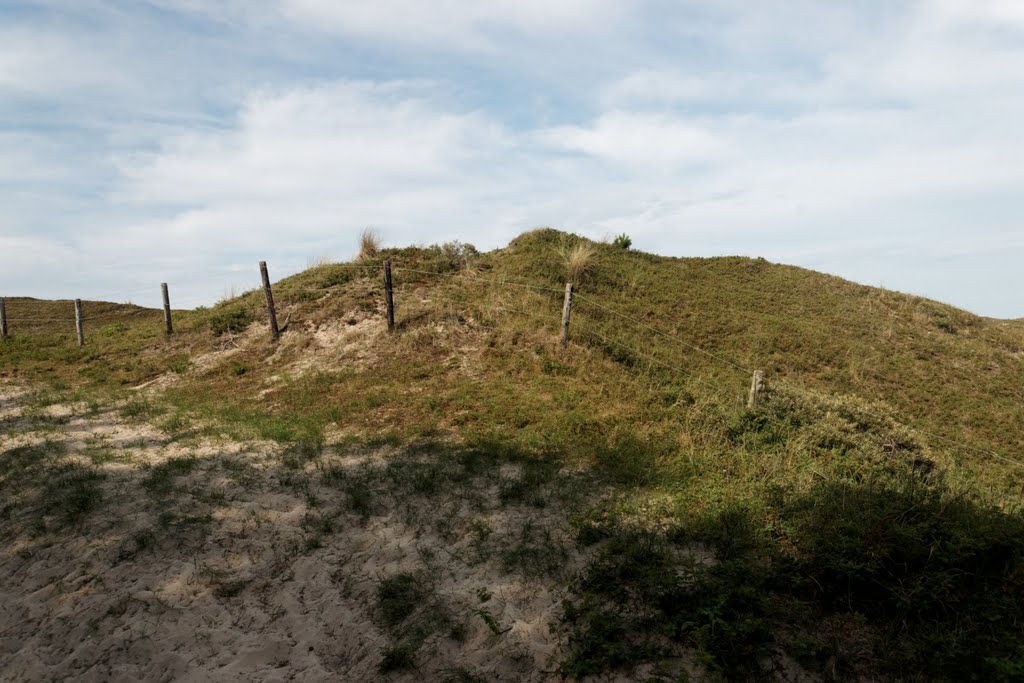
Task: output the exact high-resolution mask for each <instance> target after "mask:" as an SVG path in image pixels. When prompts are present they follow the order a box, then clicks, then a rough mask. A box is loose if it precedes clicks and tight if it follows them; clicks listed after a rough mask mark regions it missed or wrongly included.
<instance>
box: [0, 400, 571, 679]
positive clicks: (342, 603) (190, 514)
mask: <svg viewBox="0 0 1024 683" xmlns="http://www.w3.org/2000/svg"><path fill="white" fill-rule="evenodd" d="M25 396H26V395H25V392H24V391H22V390H19V389H17V388H15V387H6V388H0V458H4V457H8V455H9V454H10V452H11V451H12V449H14V448H17V447H21V446H32V445H39V444H42V443H45V442H47V441H50V442H60V443H64V444H65V445H66V446H67V449H68V455H66V456H63V457H64V458H65V459H66V460H70V461H80V462H83V463H87V462H90V461H89V458H90V457H91V458H93V462H94V461H95V453H96V452H103V453H107V454H111V453H112V454H114V456H115V460H114V461H110V462H102V463H101V464H98V465H95V466H96V467H99V468H100V469H101V470H102V472H103V473H104V474H105V475H106V477H105V479H104V481H103V483H102V487H103V491H104V500H103V503H102V505H101V506H100V507H99V508H98V509H97V510H95V511H93V512H92V513H90V514H89V515H88V517H87V518H86V519H85V521H84V522H82V523H81V524H79V525H76V526H72V527H68V528H62V529H56V530H54V529H52V528H51V529H48V530H45V531H42V532H40V531H39V530H38V529H39V523H40V521H39V520H38V519H37V518H35V517H33V514H35V513H34V512H33V500H34V498H33V496H36V495H38V491H36V490H34V489H33V490H28V491H25V492H23V493H22V494H19V496H18V497H15V498H14V499H13V500H7V501H4V503H5V504H7V505H8V509H7V513H6V514H4V515H0V541H2V543H0V678H2V679H4V680H61V679H72V678H73V679H76V680H85V681H90V680H95V681H100V680H104V681H105V680H123V681H135V680H159V681H171V680H267V681H272V680H311V681H316V680H360V681H361V680H380V679H388V680H417V679H419V680H423V679H427V680H438V679H443V677H444V675H445V672H446V671H449V670H451V669H454V668H455V667H462V668H463V669H464V670H465V671H467V672H472V673H475V674H477V675H480V676H482V677H483V678H484V679H485V680H547V679H550V678H553V677H554V676H553V674H551V673H550V672H551V670H552V669H553V664H552V661H553V656H554V655H556V653H557V651H558V648H559V643H558V640H557V636H555V635H552V633H551V632H550V629H549V624H550V623H551V622H552V621H554V619H555V616H556V614H557V610H558V606H559V602H560V598H561V596H560V594H559V592H558V590H557V588H556V586H557V585H558V583H559V582H558V581H556V580H555V579H553V578H544V579H534V578H526V577H525V576H524V575H523V574H522V573H519V572H515V571H506V568H503V567H502V565H501V562H500V561H499V560H498V555H497V552H498V551H499V550H500V549H501V548H502V547H503V546H507V544H508V543H510V542H511V540H510V539H514V538H515V537H516V534H517V533H518V530H519V529H521V528H522V526H523V525H524V524H527V523H532V524H536V525H546V526H545V528H548V529H550V530H552V533H553V535H554V537H556V538H559V539H564V531H563V530H562V528H561V527H560V526H559V525H560V524H564V516H563V515H560V514H558V513H557V510H553V509H552V507H551V506H548V507H546V508H542V509H538V508H535V507H530V506H526V505H523V506H516V505H500V504H499V503H498V501H497V494H496V489H495V488H494V487H493V486H491V488H488V486H490V484H481V487H480V490H481V491H483V492H484V496H485V500H484V502H483V504H482V505H478V506H476V507H471V506H466V505H463V504H462V503H461V502H460V501H459V500H457V499H456V498H455V497H454V496H452V495H447V497H445V496H444V495H443V496H442V497H441V498H438V497H433V498H426V497H424V498H421V499H415V498H411V499H405V500H401V501H394V502H395V503H396V505H395V506H394V507H393V508H391V509H388V508H387V507H385V509H383V510H380V511H379V514H374V515H373V516H371V517H370V518H369V519H368V520H363V519H361V518H360V517H359V516H358V515H356V514H354V513H352V512H349V511H347V510H345V509H344V494H342V493H341V492H340V491H338V490H336V489H332V488H329V487H326V486H324V485H323V484H322V483H321V478H320V477H319V476H317V474H318V472H320V471H323V469H324V468H325V467H327V466H329V465H332V464H335V465H337V464H341V465H343V466H345V467H360V466H366V465H367V463H370V464H371V465H372V463H374V462H382V461H384V460H386V459H387V458H390V457H393V456H394V455H395V454H394V453H391V452H387V451H377V452H372V453H357V454H353V453H351V452H344V451H340V450H339V449H336V448H330V447H329V448H328V449H327V454H326V455H325V456H324V458H323V459H322V460H321V461H320V462H317V463H307V464H306V465H305V466H304V467H303V468H302V469H300V470H298V471H294V470H286V469H283V468H282V465H281V460H280V457H279V455H280V453H279V451H280V447H277V446H273V445H270V444H261V443H257V444H239V443H230V442H224V441H214V440H209V439H200V438H193V439H185V440H180V439H179V440H171V439H169V437H168V436H167V435H166V434H165V433H164V432H162V431H161V430H160V429H158V428H156V427H154V426H151V425H147V424H143V423H139V422H137V421H128V420H126V419H124V418H122V417H121V416H120V414H119V413H118V412H116V411H114V410H111V409H101V410H95V408H94V409H93V410H92V411H89V410H88V409H87V407H86V406H51V407H49V408H46V409H45V410H33V411H28V410H26V408H25V406H24V401H25ZM90 454H92V455H90ZM181 456H194V457H195V458H197V460H198V462H197V465H196V466H195V467H194V468H193V469H192V470H191V471H190V472H188V473H186V474H184V475H182V476H180V477H178V478H177V479H175V480H174V485H175V488H174V491H173V493H171V494H168V495H165V496H163V497H159V496H157V497H154V496H153V495H150V493H149V492H147V491H146V490H145V489H144V487H143V486H141V483H142V481H143V480H144V477H146V476H147V474H148V473H147V470H146V469H145V468H146V466H151V465H155V464H158V463H161V462H164V461H166V460H167V459H168V458H174V457H181ZM116 460H120V461H121V462H117V461H116ZM491 484H493V482H491ZM314 506H315V507H314ZM328 511H330V517H331V519H332V520H333V521H332V523H331V525H330V526H331V527H332V528H330V529H327V530H324V529H321V530H320V531H314V530H311V529H312V526H315V525H311V524H310V519H311V517H310V516H311V515H313V516H314V518H315V516H317V515H319V516H326V515H327V512H328ZM442 519H443V520H445V523H444V524H441V523H440V522H439V520H442ZM50 521H51V520H47V519H43V520H42V524H44V525H48V526H50V527H52V526H53V525H51V524H49V522H50ZM34 525H35V526H34ZM471 525H476V526H475V527H474V528H480V527H481V525H483V526H486V528H488V529H490V530H491V532H489V536H488V539H487V544H486V547H483V546H481V544H480V543H479V539H477V543H476V545H473V543H474V541H473V537H472V534H469V533H466V530H467V529H468V528H470V526H471ZM566 547H567V548H568V547H569V545H568V544H567V545H566ZM484 550H486V551H487V552H482V551H484ZM492 551H493V554H492ZM570 556H572V555H570ZM577 561H578V558H577ZM399 572H418V573H419V574H420V575H423V576H427V577H429V580H430V581H431V582H432V585H433V586H434V587H435V588H436V594H437V596H438V597H439V598H440V599H441V600H442V601H443V602H444V604H445V605H447V606H448V608H449V609H450V610H451V612H452V614H454V615H455V616H456V618H457V620H458V621H459V622H460V623H462V624H463V625H464V627H465V630H464V638H463V639H462V640H461V642H459V641H457V640H452V639H450V638H447V637H445V636H443V635H436V636H433V637H431V638H430V639H428V641H427V642H426V644H425V645H424V646H423V647H422V648H421V650H420V652H419V654H418V656H417V659H416V663H417V669H416V670H414V671H412V672H406V673H403V674H392V675H390V678H388V677H384V676H382V675H381V674H379V673H378V672H377V667H378V665H379V663H380V661H381V657H382V653H383V651H384V649H385V648H386V647H388V645H389V643H390V642H392V641H391V640H389V638H393V634H392V635H391V636H389V633H388V632H387V630H386V629H385V628H384V626H383V624H382V622H381V618H380V615H379V613H378V612H379V610H378V608H377V603H376V595H377V587H378V586H379V585H380V582H381V581H382V580H383V579H384V578H386V577H388V576H391V575H394V574H396V573H399ZM482 594H489V595H491V596H492V597H490V598H489V599H488V600H487V601H486V603H485V604H484V603H482V602H481V597H480V596H481V595H482ZM481 609H483V610H485V611H486V613H487V614H489V615H491V616H493V618H494V620H495V621H496V623H497V624H498V625H499V626H500V629H501V630H503V631H504V632H503V633H501V634H500V635H495V633H494V632H493V629H492V627H491V626H489V625H488V624H487V623H485V620H484V619H483V618H481V617H480V613H481V612H480V610H481Z"/></svg>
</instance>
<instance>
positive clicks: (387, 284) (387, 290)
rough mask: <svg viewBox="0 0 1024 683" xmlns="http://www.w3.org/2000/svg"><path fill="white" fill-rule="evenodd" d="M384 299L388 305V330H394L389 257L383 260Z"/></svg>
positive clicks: (393, 296)
mask: <svg viewBox="0 0 1024 683" xmlns="http://www.w3.org/2000/svg"><path fill="white" fill-rule="evenodd" d="M384 301H385V303H387V307H388V332H394V331H395V294H394V292H393V291H392V290H391V259H385V260H384Z"/></svg>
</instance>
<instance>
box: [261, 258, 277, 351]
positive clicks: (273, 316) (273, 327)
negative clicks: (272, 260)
mask: <svg viewBox="0 0 1024 683" xmlns="http://www.w3.org/2000/svg"><path fill="white" fill-rule="evenodd" d="M260 277H262V278H263V293H264V294H266V295H267V313H268V314H270V336H271V337H272V338H273V339H274V341H277V340H278V339H279V338H280V337H281V332H280V330H278V329H277V313H276V312H275V311H274V293H273V292H271V291H270V275H268V274H267V262H266V261H260Z"/></svg>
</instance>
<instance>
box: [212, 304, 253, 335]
mask: <svg viewBox="0 0 1024 683" xmlns="http://www.w3.org/2000/svg"><path fill="white" fill-rule="evenodd" d="M208 319H209V322H210V330H211V331H212V332H213V334H214V336H216V337H220V336H221V335H224V334H227V333H229V332H230V333H232V334H238V333H239V332H243V331H244V330H245V328H247V327H249V325H251V324H252V323H253V321H254V320H255V319H256V316H255V315H254V314H253V312H252V311H251V310H249V309H248V308H244V307H241V306H229V307H225V308H222V309H220V310H218V311H215V312H213V313H211V314H210V316H209V318H208Z"/></svg>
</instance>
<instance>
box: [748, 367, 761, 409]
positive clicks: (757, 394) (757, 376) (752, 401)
mask: <svg viewBox="0 0 1024 683" xmlns="http://www.w3.org/2000/svg"><path fill="white" fill-rule="evenodd" d="M763 390H764V373H763V372H761V371H760V370H757V371H756V372H754V379H752V380H751V382H750V396H749V397H748V398H747V408H750V409H751V410H754V409H755V408H757V406H758V405H760V403H761V392H762V391H763Z"/></svg>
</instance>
